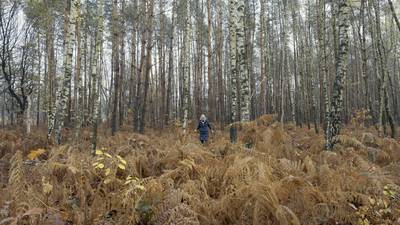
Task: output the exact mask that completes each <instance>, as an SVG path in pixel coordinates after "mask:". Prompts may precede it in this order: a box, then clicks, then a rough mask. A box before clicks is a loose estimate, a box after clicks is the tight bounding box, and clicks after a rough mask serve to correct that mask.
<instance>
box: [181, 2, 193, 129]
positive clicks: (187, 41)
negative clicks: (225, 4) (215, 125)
mask: <svg viewBox="0 0 400 225" xmlns="http://www.w3.org/2000/svg"><path fill="white" fill-rule="evenodd" d="M190 21H191V14H190V0H186V30H185V37H184V47H183V48H184V51H183V54H184V55H185V56H184V62H183V65H184V68H183V133H184V134H186V129H187V126H188V117H189V107H190V106H189V97H190V96H189V95H190V93H189V91H190V90H189V85H190V83H189V79H190V44H191V39H190V36H191V32H192V30H191V22H190Z"/></svg>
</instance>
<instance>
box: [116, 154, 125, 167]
mask: <svg viewBox="0 0 400 225" xmlns="http://www.w3.org/2000/svg"><path fill="white" fill-rule="evenodd" d="M117 158H118V159H119V161H121V163H122V164H124V165H126V161H125V159H123V158H122V157H121V156H119V155H117Z"/></svg>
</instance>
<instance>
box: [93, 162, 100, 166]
mask: <svg viewBox="0 0 400 225" xmlns="http://www.w3.org/2000/svg"><path fill="white" fill-rule="evenodd" d="M99 164H100V163H99V162H95V163H93V164H92V166H97V165H99Z"/></svg>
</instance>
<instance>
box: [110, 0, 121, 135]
mask: <svg viewBox="0 0 400 225" xmlns="http://www.w3.org/2000/svg"><path fill="white" fill-rule="evenodd" d="M118 14H119V13H118V0H113V4H112V24H113V25H112V35H113V40H112V54H113V73H114V96H113V97H114V100H113V104H112V107H113V108H112V115H111V135H115V133H116V132H117V130H118V127H119V126H118V125H119V123H118V102H119V78H120V74H119V67H120V61H119V51H118V49H119V42H120V39H119V38H120V36H119V32H120V29H119V23H120V21H119V15H118Z"/></svg>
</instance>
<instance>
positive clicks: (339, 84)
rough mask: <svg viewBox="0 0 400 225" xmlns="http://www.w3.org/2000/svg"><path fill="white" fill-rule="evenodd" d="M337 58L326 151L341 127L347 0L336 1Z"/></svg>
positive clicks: (347, 37)
mask: <svg viewBox="0 0 400 225" xmlns="http://www.w3.org/2000/svg"><path fill="white" fill-rule="evenodd" d="M338 4H339V5H338V10H339V12H338V25H339V27H338V29H339V36H338V43H339V49H338V57H337V62H336V78H335V83H334V85H333V93H332V100H331V106H330V107H331V109H330V112H329V118H328V125H327V129H326V149H327V150H333V146H334V145H335V144H336V143H337V141H338V135H339V133H340V129H341V126H342V119H341V113H342V111H343V80H344V79H345V77H346V74H347V63H348V62H347V57H348V51H349V34H348V30H349V27H350V22H349V11H350V5H349V2H348V0H339V1H338Z"/></svg>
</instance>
